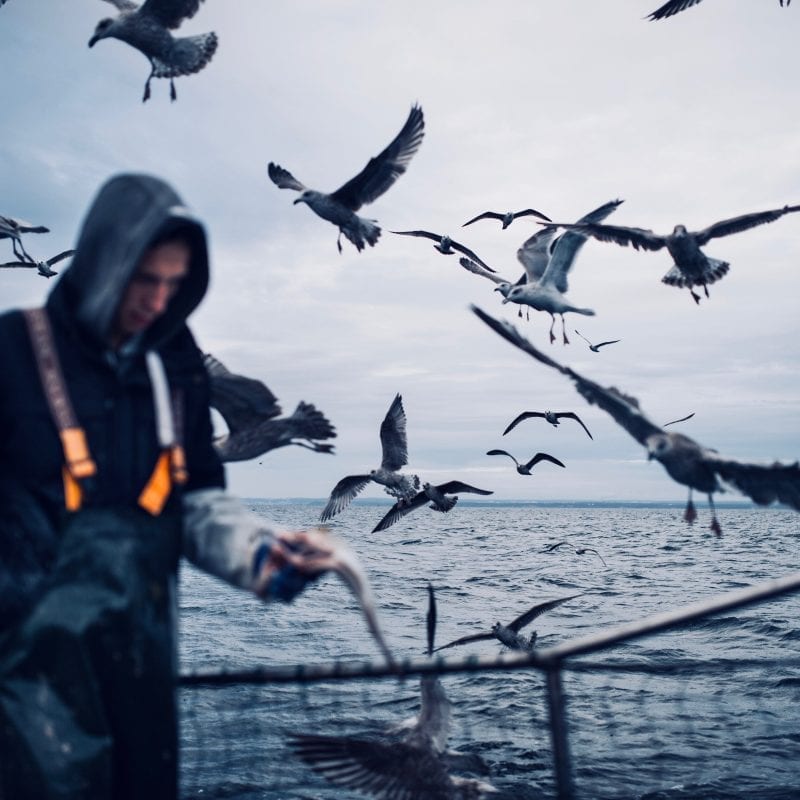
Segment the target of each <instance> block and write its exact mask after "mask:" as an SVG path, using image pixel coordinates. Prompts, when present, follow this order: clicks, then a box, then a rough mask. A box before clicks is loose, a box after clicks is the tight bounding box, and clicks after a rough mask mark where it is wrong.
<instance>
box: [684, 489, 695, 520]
mask: <svg viewBox="0 0 800 800" xmlns="http://www.w3.org/2000/svg"><path fill="white" fill-rule="evenodd" d="M683 519H684V521H686V522H688V523H689V525H691V524H692V523H693V522H694V521H695V520H696V519H697V509H696V508H695V507H694V503H693V502H692V490H691V489H689V500H688V501H687V502H686V510H685V511H684V512H683Z"/></svg>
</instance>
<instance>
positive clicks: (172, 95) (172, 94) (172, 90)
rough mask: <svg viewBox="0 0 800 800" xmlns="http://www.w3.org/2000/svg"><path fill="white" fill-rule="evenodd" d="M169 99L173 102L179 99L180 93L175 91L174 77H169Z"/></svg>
mask: <svg viewBox="0 0 800 800" xmlns="http://www.w3.org/2000/svg"><path fill="white" fill-rule="evenodd" d="M169 99H170V100H172V101H173V102H175V100H177V99H178V93H177V92H176V91H175V81H174V80H173V79H172V78H170V79H169Z"/></svg>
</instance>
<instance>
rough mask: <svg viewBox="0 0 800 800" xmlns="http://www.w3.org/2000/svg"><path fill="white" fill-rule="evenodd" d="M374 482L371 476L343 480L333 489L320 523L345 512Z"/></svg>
mask: <svg viewBox="0 0 800 800" xmlns="http://www.w3.org/2000/svg"><path fill="white" fill-rule="evenodd" d="M371 480H372V478H371V477H370V476H369V475H348V476H347V477H346V478H342V479H341V480H340V481H339V483H337V484H336V486H334V487H333V491H332V492H331V496H330V498H329V499H328V502H327V504H326V505H325V508H323V509H322V513H321V514H320V515H319V521H320V522H326V521H327V520H329V519H331V517H335V516H336V515H337V514H339V513H340V512H342V511H344V510H345V509H346V508H347V506H349V505H350V503H351V501H352V500H353V498H354V497H355V496H356V495H357V494H358V493H359V492H360V491H361V490H362V489H363V488H364V487H365V486H366V485H367V484H368V483H369V482H370V481H371Z"/></svg>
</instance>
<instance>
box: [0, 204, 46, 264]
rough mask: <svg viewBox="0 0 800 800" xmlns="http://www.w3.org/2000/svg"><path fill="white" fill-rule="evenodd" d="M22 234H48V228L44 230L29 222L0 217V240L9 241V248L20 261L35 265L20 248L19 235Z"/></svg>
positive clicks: (21, 247) (20, 240) (23, 249)
mask: <svg viewBox="0 0 800 800" xmlns="http://www.w3.org/2000/svg"><path fill="white" fill-rule="evenodd" d="M23 233H50V228H45V227H44V225H32V224H31V223H30V222H25V221H24V220H21V219H15V218H14V217H4V216H2V215H0V239H11V248H12V250H13V251H14V255H15V256H16V257H17V258H18V259H20V261H27V262H29V263H30V264H36V263H37V262H35V261H34V260H33V259H32V258H31V257H30V256H29V255H28V253H27V252H26V251H25V248H24V247H23V246H22V239H21V238H20V235H21V234H23ZM17 248H19V249H17Z"/></svg>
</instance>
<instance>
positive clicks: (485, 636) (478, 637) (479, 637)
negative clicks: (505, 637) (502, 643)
mask: <svg viewBox="0 0 800 800" xmlns="http://www.w3.org/2000/svg"><path fill="white" fill-rule="evenodd" d="M494 638H495V637H494V634H493V633H491V632H490V633H473V634H472V635H471V636H462V637H461V638H460V639H455V640H453V641H452V642H448V643H447V644H443V645H442V646H441V647H437V648H436V649H435V650H434V651H433V652H434V653H438V652H439V651H440V650H446V649H447V648H448V647H456V646H457V645H460V644H469V643H470V642H483V641H488V640H489V639H494Z"/></svg>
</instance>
